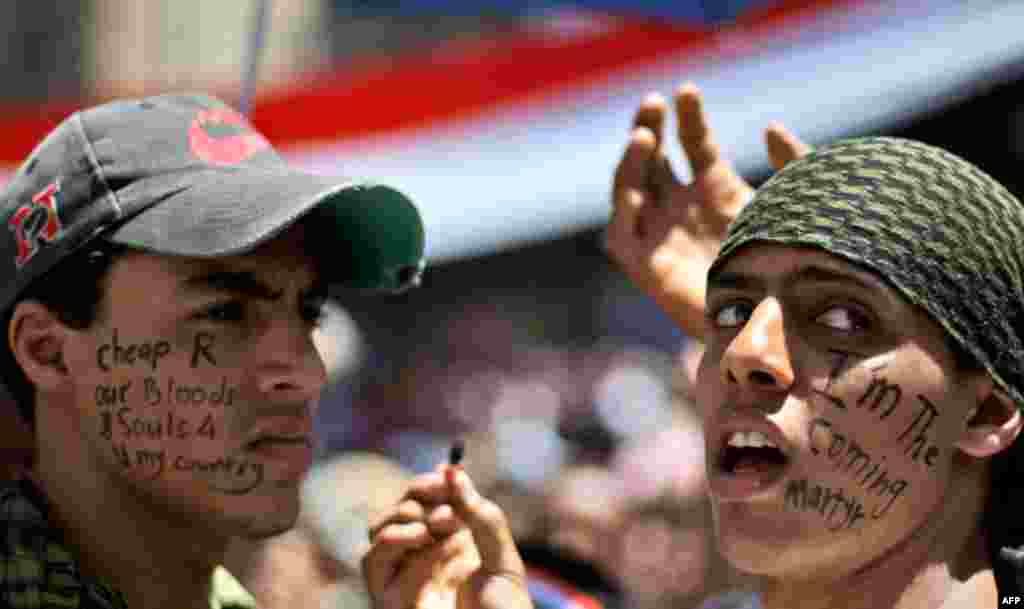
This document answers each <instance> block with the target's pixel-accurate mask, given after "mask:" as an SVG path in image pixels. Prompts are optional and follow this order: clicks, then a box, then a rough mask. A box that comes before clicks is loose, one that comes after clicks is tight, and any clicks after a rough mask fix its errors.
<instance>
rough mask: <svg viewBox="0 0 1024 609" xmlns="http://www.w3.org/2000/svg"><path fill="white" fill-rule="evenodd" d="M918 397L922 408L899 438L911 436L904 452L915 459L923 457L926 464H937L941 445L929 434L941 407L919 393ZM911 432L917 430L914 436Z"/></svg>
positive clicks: (929, 465)
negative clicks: (933, 442)
mask: <svg viewBox="0 0 1024 609" xmlns="http://www.w3.org/2000/svg"><path fill="white" fill-rule="evenodd" d="M917 399H918V402H920V404H921V409H920V410H919V411H918V413H917V416H916V417H915V418H914V421H913V422H912V423H911V424H910V425H909V426H907V428H906V429H905V430H903V433H901V434H900V435H899V437H898V438H897V440H904V439H905V438H909V440H910V443H909V444H908V445H907V449H906V450H905V451H904V454H907V455H910V456H911V458H912V459H913V460H914V461H917V460H918V459H921V460H923V461H924V464H925V465H926V466H928V467H931V466H932V465H934V464H935V461H934V459H935V457H937V456H938V454H939V447H938V446H935V445H934V444H932V443H931V442H930V441H929V439H928V436H927V434H928V430H929V429H930V428H931V426H932V423H934V422H935V419H936V417H938V416H939V409H938V408H936V407H935V405H934V404H932V403H931V402H930V401H929V400H928V398H926V397H925V396H923V395H918V396H917ZM911 432H915V435H914V436H913V437H911V436H910V433H911ZM922 452H924V455H922V454H921V453H922Z"/></svg>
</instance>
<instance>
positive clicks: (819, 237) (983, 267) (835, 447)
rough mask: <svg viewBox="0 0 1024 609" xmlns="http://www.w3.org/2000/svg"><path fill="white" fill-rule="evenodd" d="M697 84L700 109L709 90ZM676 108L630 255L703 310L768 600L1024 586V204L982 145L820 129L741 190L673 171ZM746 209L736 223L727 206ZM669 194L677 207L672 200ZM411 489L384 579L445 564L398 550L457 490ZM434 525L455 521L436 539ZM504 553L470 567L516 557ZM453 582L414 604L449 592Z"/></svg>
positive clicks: (725, 491)
mask: <svg viewBox="0 0 1024 609" xmlns="http://www.w3.org/2000/svg"><path fill="white" fill-rule="evenodd" d="M694 104H695V106H694ZM679 105H680V106H681V107H683V108H684V109H686V107H687V106H690V109H692V108H693V107H696V109H697V111H698V113H699V97H698V95H697V93H696V91H695V90H694V89H692V88H688V89H684V90H683V91H681V93H680V95H679ZM663 116H664V106H663V103H662V102H660V100H650V101H649V102H647V103H646V104H645V105H644V106H643V107H642V108H641V115H640V117H639V118H638V128H637V129H636V130H635V131H634V134H633V136H632V139H631V143H630V146H629V147H628V148H627V152H626V155H625V157H624V160H623V163H622V164H621V165H620V168H619V171H618V173H617V176H616V189H615V201H616V214H617V216H616V218H615V222H616V223H618V225H613V227H612V231H611V232H612V233H616V232H619V234H618V235H617V236H616V237H615V238H621V240H620V241H619V242H618V245H615V242H614V238H613V239H612V244H613V248H614V249H615V250H617V251H616V258H617V259H619V260H622V259H623V258H627V259H631V260H634V261H637V262H643V264H644V268H643V269H641V270H642V272H643V277H639V276H638V279H639V280H640V283H641V285H643V286H644V287H645V288H646V289H647V290H648V291H649V292H650V293H652V295H654V296H656V297H657V298H658V300H659V302H661V303H663V304H665V305H667V306H666V308H667V309H669V310H670V312H673V313H674V314H676V315H677V318H679V319H680V321H685V322H687V323H689V324H694V323H695V321H696V319H695V318H694V314H695V313H696V314H698V315H699V317H700V318H701V319H702V324H701V325H702V331H701V332H700V335H701V337H702V338H703V340H704V342H705V347H706V350H705V353H704V356H703V358H702V361H701V364H700V368H699V372H698V379H697V389H696V395H697V398H698V400H699V402H700V403H701V405H702V410H703V411H704V412H705V413H706V416H707V417H708V418H707V420H706V425H705V444H706V451H707V463H708V478H709V493H710V497H711V502H712V506H713V511H714V516H715V518H714V520H715V529H716V530H715V533H716V537H717V539H718V543H719V547H720V549H721V551H722V552H723V554H724V555H725V556H726V558H727V559H728V560H729V561H730V562H731V563H732V564H733V565H735V566H736V567H738V568H740V569H741V570H743V571H745V572H748V573H751V574H754V575H757V576H759V579H760V581H761V584H762V585H761V594H760V600H759V604H760V605H761V606H763V607H765V608H767V609H782V608H791V607H801V608H807V609H817V608H833V609H834V608H898V609H909V608H915V609H920V608H939V607H947V608H948V607H978V608H988V607H994V606H997V605H999V604H1012V603H1014V602H1019V600H1018V599H1019V598H1020V586H1019V577H1020V573H1021V571H1022V570H1021V568H1020V561H1019V560H1018V559H1019V557H1020V556H1021V552H1020V551H1019V550H1018V549H1017V548H1019V546H1020V545H1021V543H1020V542H1021V541H1022V540H1021V535H1020V528H1021V527H1020V525H1019V524H1014V522H1015V520H1019V518H1013V513H1012V510H1013V509H1014V508H1013V503H1015V502H1016V501H1012V502H1011V501H1010V500H1012V499H1015V498H1014V495H1015V491H1014V490H1013V489H1014V488H1015V487H1016V486H1018V485H1017V481H1016V480H1015V479H1013V478H1011V477H1010V476H1012V475H1013V473H1014V472H1016V471H1019V466H1018V464H1019V463H1020V456H1019V455H1018V454H1017V453H1019V452H1020V448H1019V445H1018V443H1016V442H1015V441H1016V438H1017V436H1018V434H1019V433H1020V430H1021V426H1022V417H1021V413H1020V410H1019V408H1020V406H1021V405H1022V404H1024V344H1022V343H1024V337H1022V335H1021V320H1024V260H1022V259H1021V257H1020V255H1019V244H1020V243H1021V242H1022V240H1024V207H1022V206H1021V203H1020V202H1019V201H1018V200H1016V199H1015V198H1014V197H1013V196H1012V195H1011V194H1010V193H1009V192H1007V191H1006V190H1005V189H1004V188H1003V187H1002V186H1000V185H999V184H997V183H996V182H995V181H994V180H993V179H992V178H991V177H989V176H987V175H985V174H984V173H983V172H981V171H980V170H978V169H977V168H975V167H973V166H971V165H970V164H969V163H967V162H965V161H963V160H962V159H959V158H958V157H955V156H953V155H951V154H949V153H948V152H945V151H943V150H940V149H937V148H934V147H931V146H927V145H924V144H921V143H918V142H912V141H908V140H902V139H895V138H864V139H858V140H849V141H843V142H839V143H837V144H834V145H832V146H828V147H824V148H822V149H820V150H818V151H816V152H813V153H810V154H808V155H807V156H805V157H804V158H802V159H800V160H797V161H793V162H790V163H788V164H787V165H786V167H785V168H784V169H783V170H782V171H780V172H779V173H778V174H776V175H775V176H774V177H773V178H772V179H771V180H769V181H768V182H767V183H766V184H765V185H764V186H762V187H761V188H760V189H759V190H758V191H757V193H756V195H755V196H754V197H753V198H752V200H751V201H750V202H749V203H746V204H745V202H744V201H743V200H742V198H741V197H737V198H736V199H735V200H734V201H733V203H735V206H732V207H730V206H729V205H728V204H729V203H730V202H729V200H728V197H721V198H717V199H716V198H713V197H712V198H700V197H693V196H688V193H689V192H692V191H689V190H688V189H682V188H681V186H680V185H679V184H678V183H677V182H672V181H669V182H667V183H666V182H664V181H662V180H663V178H666V177H667V176H668V174H667V173H665V171H666V169H667V166H666V165H665V163H664V161H663V160H662V159H663V157H661V153H660V151H659V139H660V138H659V135H660V129H659V127H660V124H661V120H662V118H663ZM699 122H701V123H703V121H702V120H701V121H699ZM649 126H653V127H654V128H653V129H651V128H649ZM684 146H686V148H687V152H688V154H689V153H691V151H692V150H693V149H694V148H695V147H694V146H693V142H692V141H691V142H687V141H686V139H685V138H684ZM696 148H698V150H697V152H698V155H697V156H696V158H695V157H694V155H692V154H690V160H691V162H694V163H695V166H697V167H703V169H704V172H703V173H700V172H698V181H697V182H695V183H697V184H699V183H700V179H701V178H703V179H704V180H705V182H704V186H705V187H708V186H709V185H710V186H711V187H712V189H713V187H714V186H715V184H714V181H713V180H709V178H708V176H709V175H714V174H715V172H716V171H717V172H718V177H719V179H721V180H723V181H725V182H732V183H733V184H735V183H736V182H735V180H733V178H731V177H730V174H732V170H731V169H730V168H729V167H728V166H727V165H726V164H725V163H724V161H722V160H721V157H720V156H719V154H718V151H717V148H716V147H715V146H714V144H713V142H712V141H711V139H710V137H708V136H707V135H706V134H705V136H704V137H703V145H701V146H698V147H696ZM709 171H710V172H711V173H710V174H709V173H708V172H709ZM732 175H734V174H732ZM720 184H721V183H720ZM720 192H722V191H720ZM744 204H745V207H744ZM674 205H675V206H677V207H676V208H675V209H672V207H673V206H674ZM739 208H743V209H742V212H740V213H739V214H738V216H737V217H736V219H735V220H734V221H733V222H732V223H731V224H729V225H728V234H727V237H726V240H725V241H724V243H721V242H720V237H719V235H720V233H717V231H716V226H722V227H724V226H725V225H724V224H718V225H716V224H715V223H714V222H713V221H712V220H713V218H714V217H716V216H717V217H719V218H725V217H727V216H729V215H733V214H734V213H735V212H736V211H738V210H739ZM669 213H671V214H674V215H675V218H676V220H675V221H672V222H671V223H670V224H668V225H658V224H656V223H655V222H653V221H652V220H653V219H657V218H660V219H663V220H664V219H666V217H667V214H669ZM630 233H631V234H632V237H630ZM650 235H656V238H652V239H649V238H648V237H649V236H650ZM630 238H631V239H632V241H633V243H632V245H630V244H629V240H630ZM719 246H720V247H719ZM643 247H646V248H647V249H646V252H644V251H643ZM627 249H631V250H632V251H624V250H627ZM645 255H646V258H645V257H644V256H645ZM690 258H693V259H695V260H697V262H698V263H699V264H703V265H704V266H703V268H702V271H703V272H706V273H707V283H706V293H704V294H702V295H701V296H702V298H703V299H704V301H705V303H706V304H704V305H701V304H699V303H696V302H694V301H693V299H692V298H691V297H692V292H693V288H692V286H690V285H687V284H688V283H689V282H687V281H686V280H685V279H684V278H683V277H681V276H680V273H685V272H688V271H692V270H694V268H696V265H694V264H691V263H688V262H685V260H687V259H690ZM637 269H640V266H636V267H634V271H636V270H637ZM631 274H633V273H631ZM690 281H693V279H692V278H691V280H690ZM698 281H699V280H698ZM701 292H705V290H701ZM688 299H689V300H688ZM673 307H674V308H673ZM428 482H429V481H428V480H426V479H425V480H424V481H422V482H421V483H420V484H421V485H422V486H424V487H426V486H428ZM435 484H436V483H435ZM434 488H441V487H440V486H438V487H434ZM413 490H414V493H411V494H410V498H411V499H418V500H419V503H420V504H421V505H428V506H431V509H430V510H425V512H426V513H427V514H428V515H430V516H428V517H427V518H426V519H420V520H416V519H415V518H413V517H412V516H413V514H412V510H406V512H405V513H403V512H402V511H401V510H399V511H398V512H396V514H394V515H393V516H392V519H391V520H390V521H389V522H388V523H384V525H385V526H383V527H382V528H380V529H375V530H373V531H372V533H374V534H375V546H374V549H373V550H371V553H370V557H368V560H367V567H368V569H367V570H368V576H370V577H369V581H370V582H371V584H372V583H373V581H374V580H373V577H372V573H371V572H370V568H371V567H372V568H374V569H377V570H378V572H379V573H391V574H392V585H393V586H394V587H399V588H401V587H403V586H408V587H410V588H412V589H414V590H416V589H417V588H416V585H417V582H423V581H428V582H431V585H435V586H436V584H437V582H438V579H439V578H437V577H436V576H434V577H431V576H430V573H428V572H426V571H425V570H423V569H420V570H419V571H413V570H410V571H403V568H402V564H403V563H401V561H400V560H399V561H398V562H397V566H396V563H395V562H388V560H387V559H389V558H392V557H393V556H394V555H395V554H396V552H394V550H393V549H394V548H396V547H399V546H400V543H399V542H398V540H399V539H400V538H401V536H400V533H401V532H402V531H406V532H407V534H408V536H409V537H412V536H413V533H412V530H411V529H410V528H409V527H412V526H413V525H414V524H418V523H419V522H423V521H425V522H426V524H427V526H426V529H427V531H428V532H430V531H431V527H430V517H436V516H434V514H435V513H436V512H437V511H438V510H440V509H441V508H440V507H434V506H433V504H431V503H429V502H430V501H437V500H438V499H443V498H444V495H443V493H440V492H435V494H434V495H430V494H428V493H426V492H424V491H423V490H422V489H420V488H419V487H414V489H413ZM417 493H418V494H417ZM495 521H496V522H497V519H495ZM389 527H394V528H389ZM403 527H405V528H404V529H403ZM491 537H492V538H493V537H495V536H494V535H491ZM434 538H437V539H444V538H443V537H442V536H441V535H439V534H437V533H435V534H434V537H433V538H429V539H430V541H429V542H421V545H420V546H416V547H417V548H420V550H419V552H420V553H422V552H423V551H424V550H423V549H422V548H432V547H433V546H434V545H436V544H438V543H439V542H434V541H433V539H434ZM489 551H490V553H492V554H494V553H496V550H495V549H493V548H492V549H490V550H489ZM481 555H483V552H481ZM399 556H401V555H400V554H399ZM438 562H441V563H442V564H443V560H440V559H438ZM495 564H497V563H494V562H489V561H487V560H486V559H485V560H483V561H482V562H481V565H482V568H481V569H479V570H478V571H475V572H474V576H475V577H477V578H491V579H494V578H496V577H498V573H500V572H499V571H497V570H495V568H494V566H493V565H495ZM388 565H390V566H391V569H390V571H389V570H388V568H387V566H388ZM438 571H442V570H440V569H439V570H438ZM378 577H379V576H378ZM381 581H383V579H382V580H381ZM504 581H505V582H512V581H515V579H514V578H504ZM506 586H507V587H509V588H513V589H515V586H508V584H507V583H506ZM422 587H423V586H422V585H421V588H422ZM451 588H453V589H454V591H453V592H452V594H450V595H449V597H448V598H454V599H467V600H471V601H475V603H476V604H475V605H472V604H467V605H465V606H482V607H486V608H487V609H497V608H499V607H500V608H502V609H513V608H523V607H526V606H527V605H525V604H523V603H522V602H521V595H520V594H502V593H500V592H499V591H497V590H494V589H492V590H490V591H488V592H489V594H488V593H483V594H475V593H474V591H476V590H479V587H473V586H468V587H466V586H464V587H462V588H457V587H455V586H452V587H451ZM371 590H375V591H376V594H377V596H376V598H377V599H378V603H377V606H378V608H379V609H398V604H394V603H391V602H388V601H390V600H392V599H390V598H389V597H388V596H387V595H385V594H383V590H384V588H382V587H381V586H380V584H379V583H378V584H377V586H373V585H371ZM460 595H461V596H460ZM406 598H415V597H412V596H411V595H409V596H407V597H406ZM443 598H444V596H443V595H438V594H435V595H433V596H432V597H419V598H417V599H416V600H419V601H421V602H418V603H415V604H416V606H418V607H436V608H441V607H446V606H452V603H447V604H446V603H443V602H436V601H437V599H443ZM431 601H435V602H431ZM405 606H408V605H405ZM460 606H461V605H460Z"/></svg>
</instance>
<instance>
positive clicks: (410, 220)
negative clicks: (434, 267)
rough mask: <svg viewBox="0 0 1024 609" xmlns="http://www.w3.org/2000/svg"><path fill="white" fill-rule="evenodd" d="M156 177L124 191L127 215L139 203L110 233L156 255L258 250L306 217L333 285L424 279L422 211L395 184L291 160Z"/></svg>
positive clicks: (366, 286)
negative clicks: (342, 176) (294, 165)
mask: <svg viewBox="0 0 1024 609" xmlns="http://www.w3.org/2000/svg"><path fill="white" fill-rule="evenodd" d="M148 182H149V183H147V184H145V185H140V184H138V183H137V184H135V185H133V188H132V189H131V191H130V192H125V191H121V192H119V193H117V196H118V199H119V200H120V201H119V204H120V207H121V208H122V209H125V210H126V211H127V213H128V214H131V213H132V211H133V210H141V211H138V212H137V213H135V214H134V215H131V217H130V218H129V219H128V220H126V221H124V222H123V224H121V225H120V226H118V227H117V228H116V229H114V230H113V231H112V232H110V233H108V234H107V235H106V237H107V239H109V240H110V241H112V242H115V243H120V244H122V245H126V246H129V247H132V248H137V249H142V250H145V251H149V252H153V253H159V254H166V255H177V256H190V257H198V258H213V257H221V256H230V255H236V254H244V253H247V252H249V251H252V250H253V249H254V248H256V247H257V246H259V245H260V244H262V243H264V242H266V241H268V240H270V239H272V238H274V237H275V236H277V235H279V234H280V233H281V232H283V231H284V230H285V229H287V228H288V227H289V226H291V225H293V224H295V223H296V222H299V221H303V224H304V226H305V227H306V229H307V231H308V232H307V242H308V243H309V244H310V246H311V248H312V249H313V250H314V251H311V253H312V254H314V256H315V257H316V258H317V260H318V263H319V266H320V269H321V272H323V274H324V278H325V280H327V281H328V282H329V283H330V284H340V285H342V286H344V287H347V288H354V289H359V290H371V291H387V292H397V291H402V290H404V289H407V288H409V287H412V286H414V285H416V284H417V283H418V282H419V278H420V275H421V273H422V271H423V268H424V241H425V240H424V228H423V221H422V219H421V217H420V213H419V211H418V210H417V208H416V206H415V205H414V204H413V202H412V201H411V200H410V199H409V198H408V197H406V196H405V195H404V194H402V193H401V192H400V191H398V190H396V189H394V188H392V187H390V186H385V185H382V184H376V183H361V182H352V181H344V180H341V181H339V180H338V179H331V178H327V177H323V176H315V175H310V174H306V173H303V172H299V171H296V170H293V169H290V168H286V167H261V168H259V169H248V168H247V169H245V170H241V171H217V170H200V171H196V172H189V173H188V174H179V175H178V176H165V177H163V178H156V179H150V180H149V181H148ZM307 220H308V221H307Z"/></svg>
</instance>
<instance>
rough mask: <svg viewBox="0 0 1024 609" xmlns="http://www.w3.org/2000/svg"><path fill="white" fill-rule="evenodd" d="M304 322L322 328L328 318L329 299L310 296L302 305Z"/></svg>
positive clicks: (301, 311) (301, 310)
mask: <svg viewBox="0 0 1024 609" xmlns="http://www.w3.org/2000/svg"><path fill="white" fill-rule="evenodd" d="M300 313H301V315H302V320H303V321H304V322H306V323H307V324H309V325H311V326H314V327H317V326H320V325H321V324H322V323H323V321H324V318H325V317H326V316H327V298H326V297H325V296H309V297H307V298H304V299H303V300H302V304H301V305H300Z"/></svg>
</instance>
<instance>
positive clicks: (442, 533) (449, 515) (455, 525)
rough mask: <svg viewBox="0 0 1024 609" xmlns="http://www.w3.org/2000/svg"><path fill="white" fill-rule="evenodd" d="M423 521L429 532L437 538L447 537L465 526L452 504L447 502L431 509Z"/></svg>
mask: <svg viewBox="0 0 1024 609" xmlns="http://www.w3.org/2000/svg"><path fill="white" fill-rule="evenodd" d="M425 522H426V524H427V528H429V529H430V534H431V535H433V536H434V537H435V538H437V539H441V538H443V537H447V536H449V535H451V534H453V533H455V532H456V531H458V530H459V529H462V528H464V526H465V524H464V523H463V522H462V520H460V519H459V517H458V515H457V514H456V513H455V510H453V509H452V506H450V505H447V504H446V505H439V506H437V507H436V508H434V509H433V510H431V511H430V514H428V515H427V517H426V520H425Z"/></svg>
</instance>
